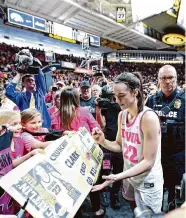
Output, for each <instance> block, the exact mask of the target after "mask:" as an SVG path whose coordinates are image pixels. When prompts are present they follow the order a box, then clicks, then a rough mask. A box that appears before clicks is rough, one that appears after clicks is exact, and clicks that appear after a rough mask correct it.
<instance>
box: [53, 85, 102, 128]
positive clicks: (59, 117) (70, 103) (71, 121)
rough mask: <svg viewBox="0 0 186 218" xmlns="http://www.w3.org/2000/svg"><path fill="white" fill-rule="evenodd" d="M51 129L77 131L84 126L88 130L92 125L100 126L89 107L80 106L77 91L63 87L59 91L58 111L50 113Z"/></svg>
mask: <svg viewBox="0 0 186 218" xmlns="http://www.w3.org/2000/svg"><path fill="white" fill-rule="evenodd" d="M51 123H52V129H56V130H60V129H61V130H70V131H78V129H79V128H80V127H85V128H86V129H87V130H88V131H89V132H91V131H92V129H93V128H94V127H98V128H100V126H99V124H98V123H97V121H96V120H95V119H94V117H93V116H92V114H91V113H90V111H89V109H87V108H85V107H80V96H79V92H78V91H77V90H76V89H73V88H65V89H63V90H62V91H61V93H60V107H59V111H58V112H56V113H55V114H52V115H51Z"/></svg>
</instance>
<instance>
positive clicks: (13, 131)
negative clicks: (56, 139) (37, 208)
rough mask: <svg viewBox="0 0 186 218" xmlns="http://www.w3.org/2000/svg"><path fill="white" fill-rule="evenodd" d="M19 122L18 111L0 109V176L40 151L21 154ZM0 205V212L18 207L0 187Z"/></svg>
mask: <svg viewBox="0 0 186 218" xmlns="http://www.w3.org/2000/svg"><path fill="white" fill-rule="evenodd" d="M20 123H21V116H20V113H19V112H16V111H7V110H6V111H0V166H1V167H0V177H2V176H4V175H6V174H7V173H8V172H9V171H11V170H12V169H13V168H14V167H16V166H18V165H19V164H21V163H23V162H24V161H25V160H27V159H28V158H30V157H32V156H33V155H35V154H37V153H38V152H41V149H36V150H33V151H32V152H30V153H28V154H27V155H25V156H23V150H24V147H23V144H22V143H21V140H20V138H19V136H20V132H21V124H20ZM5 163H6V164H5ZM0 205H1V207H0V214H16V212H17V211H18V210H19V209H20V208H19V207H16V208H17V209H16V208H15V202H13V199H12V198H11V196H10V195H8V194H7V193H6V192H5V191H4V190H3V189H0ZM16 206H17V205H16Z"/></svg>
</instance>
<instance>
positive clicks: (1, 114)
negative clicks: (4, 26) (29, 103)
mask: <svg viewBox="0 0 186 218" xmlns="http://www.w3.org/2000/svg"><path fill="white" fill-rule="evenodd" d="M18 115H20V112H19V111H14V110H2V109H1V110H0V125H3V124H6V123H9V122H10V120H11V119H12V117H14V116H18Z"/></svg>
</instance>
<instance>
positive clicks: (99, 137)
mask: <svg viewBox="0 0 186 218" xmlns="http://www.w3.org/2000/svg"><path fill="white" fill-rule="evenodd" d="M113 90H114V94H115V98H116V102H117V103H118V104H119V105H120V107H121V109H122V111H121V112H120V114H119V118H118V133H117V136H116V140H115V141H114V142H111V141H108V140H106V139H105V137H104V134H103V132H102V131H101V130H99V129H97V128H94V129H93V131H92V136H93V138H94V140H95V141H96V142H97V143H98V144H100V145H102V146H103V147H105V148H106V149H109V150H111V151H113V152H123V159H124V168H123V172H122V173H119V174H115V175H113V174H112V175H109V176H103V179H106V181H105V182H104V183H103V184H101V185H97V186H94V187H93V189H92V191H98V190H101V189H103V188H104V187H106V186H108V185H110V184H112V183H113V182H116V181H118V180H123V191H122V195H123V197H124V198H125V199H126V200H127V201H128V202H129V203H130V205H131V208H132V209H134V208H135V206H136V205H137V206H140V205H145V206H148V207H150V208H151V209H152V210H153V211H154V212H155V213H157V212H160V211H161V206H162V196H163V172H162V166H161V130H160V123H159V119H158V116H157V115H156V113H155V112H154V111H153V110H152V109H150V108H148V107H145V106H144V103H143V90H142V82H141V77H140V74H139V73H122V74H120V75H118V76H117V77H116V79H115V81H114V87H113Z"/></svg>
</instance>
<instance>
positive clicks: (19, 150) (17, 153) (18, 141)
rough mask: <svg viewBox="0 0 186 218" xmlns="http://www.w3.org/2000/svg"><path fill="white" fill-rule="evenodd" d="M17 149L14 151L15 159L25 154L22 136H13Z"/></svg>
mask: <svg viewBox="0 0 186 218" xmlns="http://www.w3.org/2000/svg"><path fill="white" fill-rule="evenodd" d="M13 141H14V148H15V151H12V156H13V159H16V158H20V157H22V156H23V155H24V144H23V140H22V138H21V137H16V138H13Z"/></svg>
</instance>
